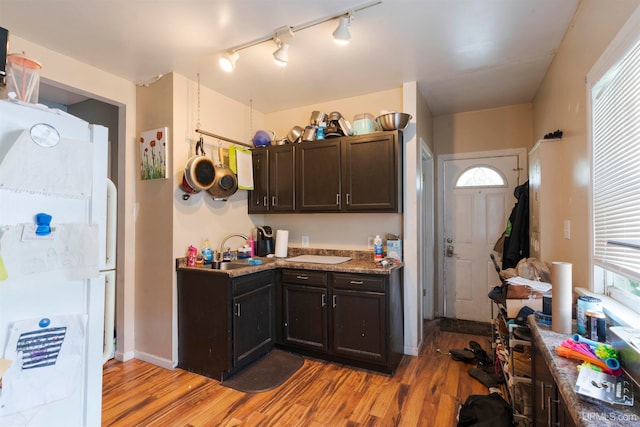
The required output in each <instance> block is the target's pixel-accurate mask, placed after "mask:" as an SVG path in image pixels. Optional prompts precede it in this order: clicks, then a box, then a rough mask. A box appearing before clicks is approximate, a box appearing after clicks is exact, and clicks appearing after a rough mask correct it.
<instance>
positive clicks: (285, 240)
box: [276, 230, 289, 258]
mask: <svg viewBox="0 0 640 427" xmlns="http://www.w3.org/2000/svg"><path fill="white" fill-rule="evenodd" d="M287 246H289V231H288V230H276V258H286V257H287Z"/></svg>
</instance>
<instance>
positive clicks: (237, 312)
mask: <svg viewBox="0 0 640 427" xmlns="http://www.w3.org/2000/svg"><path fill="white" fill-rule="evenodd" d="M236 316H237V317H240V303H237V304H236Z"/></svg>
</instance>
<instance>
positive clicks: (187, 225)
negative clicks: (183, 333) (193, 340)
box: [135, 73, 264, 368]
mask: <svg viewBox="0 0 640 427" xmlns="http://www.w3.org/2000/svg"><path fill="white" fill-rule="evenodd" d="M198 104H199V107H198ZM198 108H199V109H200V111H198ZM137 117H138V126H137V129H138V130H137V132H138V133H140V132H142V131H144V130H149V129H155V128H157V127H162V126H167V127H169V152H168V162H169V164H168V169H169V178H168V179H167V180H151V181H144V182H143V181H140V180H139V179H138V181H137V186H136V188H137V200H136V202H137V204H136V206H137V218H136V237H137V241H138V242H139V244H138V250H137V253H138V258H137V261H136V265H137V273H136V346H135V348H136V353H135V354H136V357H137V358H140V359H143V360H146V361H149V362H152V363H155V364H157V365H160V366H163V367H166V368H172V367H173V366H175V364H176V363H177V309H176V304H177V300H176V285H177V283H176V274H175V259H176V258H179V257H183V256H185V255H186V251H187V248H188V247H189V245H193V246H195V247H197V248H199V249H202V246H203V244H204V241H205V240H206V239H209V240H210V243H211V244H212V245H213V246H214V247H217V246H218V245H219V243H220V242H221V240H222V239H223V238H224V237H225V236H226V235H227V234H230V233H243V234H249V233H250V231H251V229H252V228H253V227H254V224H253V223H252V222H251V219H250V218H249V216H248V215H247V194H248V193H247V192H246V191H238V192H237V193H236V194H234V195H233V196H231V197H230V198H229V199H228V200H227V201H214V200H213V198H212V197H211V196H210V195H209V193H207V192H206V191H204V192H200V193H198V194H195V195H191V196H190V197H189V199H188V200H183V198H182V196H183V195H184V192H183V191H182V190H181V189H180V187H179V184H180V183H181V182H182V174H183V170H184V166H185V164H186V163H187V161H188V160H189V158H190V157H192V156H193V155H194V154H195V143H196V141H197V140H198V138H199V136H200V135H199V134H197V133H196V132H195V129H196V127H197V126H198V124H199V125H200V129H202V130H205V131H208V132H211V133H215V134H217V135H221V136H224V137H227V138H230V139H233V140H237V141H240V142H248V141H249V140H250V120H251V117H252V119H253V121H254V125H258V126H262V124H263V120H264V119H263V115H262V113H260V112H258V111H253V112H251V111H250V107H248V106H246V105H244V104H241V103H239V102H237V101H233V100H231V99H230V98H227V97H224V96H222V95H220V94H218V93H216V92H213V91H211V90H209V89H207V88H205V87H201V88H200V100H199V102H198V84H197V82H196V81H193V80H190V79H188V78H186V77H184V76H181V75H179V74H175V73H171V74H168V75H166V76H164V77H162V79H160V80H159V81H158V82H156V83H153V84H151V85H149V86H148V87H140V88H138V114H137ZM218 143H219V141H218V140H215V139H213V138H210V137H207V136H205V137H204V149H205V152H206V155H207V156H208V157H210V158H211V159H212V160H213V161H214V162H216V163H217V162H218V150H217V147H218ZM222 147H223V151H224V156H225V158H226V157H227V155H228V147H229V143H227V142H223V143H222ZM229 243H230V244H232V245H238V246H240V245H242V244H243V243H244V242H243V241H242V239H235V240H230V241H229ZM169 336H171V337H172V339H171V340H168V339H167V337H169Z"/></svg>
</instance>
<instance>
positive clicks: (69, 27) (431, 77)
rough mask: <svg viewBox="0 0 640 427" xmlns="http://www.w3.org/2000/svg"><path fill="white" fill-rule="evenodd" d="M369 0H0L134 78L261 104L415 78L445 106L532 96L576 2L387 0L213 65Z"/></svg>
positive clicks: (1, 6)
mask: <svg viewBox="0 0 640 427" xmlns="http://www.w3.org/2000/svg"><path fill="white" fill-rule="evenodd" d="M368 2H369V1H368V0H323V1H311V0H208V1H206V0H92V1H88V0H57V1H52V0H29V1H26V0H0V10H1V11H2V13H1V14H0V26H2V27H5V28H7V29H8V30H9V32H10V37H11V34H15V35H17V36H19V37H21V38H23V39H26V40H29V41H31V42H34V43H37V44H39V45H42V46H44V47H47V48H49V49H52V50H55V51H57V52H60V53H62V54H64V55H67V56H69V57H72V58H75V59H77V60H79V61H82V62H85V63H88V64H92V65H95V66H96V67H98V68H100V69H103V70H105V71H107V72H110V73H112V74H116V75H119V76H122V77H123V78H126V79H128V80H131V81H134V82H136V83H144V82H150V81H153V78H154V77H155V76H158V75H161V74H165V73H168V72H171V71H175V72H177V73H180V74H182V75H184V76H186V77H188V78H191V79H194V80H195V79H196V76H197V75H198V74H200V80H201V84H202V85H204V86H207V87H210V88H211V89H213V90H215V91H217V92H219V93H221V94H223V95H226V96H228V97H230V98H232V99H235V100H237V101H239V102H242V103H245V104H248V103H249V102H250V100H252V101H253V106H254V108H256V109H257V110H259V111H262V112H265V113H268V112H272V111H280V110H284V109H288V108H293V107H298V106H303V105H310V104H314V103H318V102H325V101H330V100H333V99H340V98H344V97H350V96H357V95H361V94H365V93H370V92H376V91H381V90H386V89H391V88H398V87H400V86H401V85H402V84H403V83H404V82H410V81H417V82H418V88H419V89H420V91H421V92H422V94H423V95H424V97H425V98H426V100H427V103H428V104H429V107H430V109H431V111H432V113H433V114H435V115H441V114H449V113H455V112H463V111H473V110H479V109H485V108H494V107H500V106H504V105H512V104H518V103H526V102H530V101H531V100H532V98H533V96H534V94H535V92H536V90H537V88H538V86H539V85H540V82H541V81H542V79H543V77H544V74H545V72H546V70H547V68H548V66H549V64H550V63H551V61H552V59H553V55H554V53H555V50H556V49H557V48H558V46H559V44H560V42H561V40H562V37H563V35H564V33H565V31H566V29H567V27H568V25H569V23H570V20H571V17H572V15H573V13H574V12H575V9H576V7H577V5H578V2H579V0H384V1H383V3H382V4H380V5H377V6H374V7H371V8H368V9H366V10H363V11H360V12H357V13H356V14H355V16H354V19H353V22H352V25H351V35H352V40H351V43H350V44H348V45H347V46H337V45H335V44H334V43H333V41H332V39H331V33H332V32H333V30H334V29H335V27H336V26H337V21H336V20H333V21H330V22H327V23H324V24H319V25H317V26H313V27H311V28H307V29H304V30H300V31H297V32H295V37H294V38H293V39H291V40H290V43H289V44H290V49H289V64H288V65H287V67H286V68H284V69H283V68H280V67H277V66H276V65H275V64H274V63H273V61H272V58H271V54H272V52H273V51H274V50H275V48H276V47H275V44H274V43H273V42H272V41H268V42H265V43H262V44H259V45H257V46H254V47H251V48H248V49H245V50H242V51H240V52H239V53H240V59H239V60H238V63H237V65H236V69H235V71H234V72H233V73H231V74H227V73H224V72H223V71H221V70H220V69H219V67H218V65H217V57H218V55H219V54H220V53H221V52H224V51H225V50H227V49H229V48H231V47H234V46H237V45H241V44H243V43H246V42H249V41H251V40H254V39H257V38H260V37H264V36H269V35H271V34H273V32H274V30H275V29H276V28H279V27H282V26H285V25H290V26H292V27H294V28H295V27H296V26H299V25H300V24H302V23H305V22H308V21H312V20H315V19H317V18H320V17H324V16H330V15H334V14H336V13H339V12H342V11H345V10H348V9H350V8H353V7H357V6H359V5H362V4H364V3H368ZM9 51H10V52H11V41H10V42H9ZM28 54H29V52H27V55H28ZM34 59H38V58H34ZM46 66H47V64H43V67H45V68H46ZM69 72H73V70H69Z"/></svg>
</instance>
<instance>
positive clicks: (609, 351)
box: [572, 334, 618, 360]
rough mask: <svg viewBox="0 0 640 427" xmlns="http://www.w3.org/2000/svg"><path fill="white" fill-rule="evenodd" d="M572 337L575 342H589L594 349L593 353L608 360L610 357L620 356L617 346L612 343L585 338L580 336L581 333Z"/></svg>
mask: <svg viewBox="0 0 640 427" xmlns="http://www.w3.org/2000/svg"><path fill="white" fill-rule="evenodd" d="M572 339H573V341H574V342H579V343H584V344H587V345H588V346H589V347H591V348H592V349H593V353H594V354H595V355H596V356H598V357H599V358H600V359H602V360H606V359H609V358H614V359H617V358H618V351H617V350H616V349H615V348H613V346H612V345H610V344H604V343H601V342H596V341H593V340H590V339H588V338H585V337H583V336H580V335H579V334H573V337H572Z"/></svg>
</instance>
